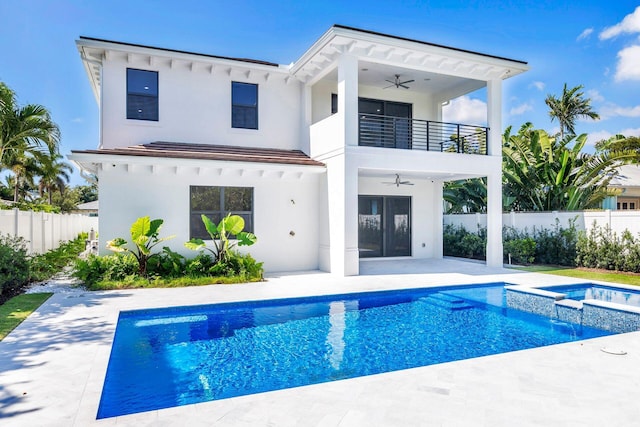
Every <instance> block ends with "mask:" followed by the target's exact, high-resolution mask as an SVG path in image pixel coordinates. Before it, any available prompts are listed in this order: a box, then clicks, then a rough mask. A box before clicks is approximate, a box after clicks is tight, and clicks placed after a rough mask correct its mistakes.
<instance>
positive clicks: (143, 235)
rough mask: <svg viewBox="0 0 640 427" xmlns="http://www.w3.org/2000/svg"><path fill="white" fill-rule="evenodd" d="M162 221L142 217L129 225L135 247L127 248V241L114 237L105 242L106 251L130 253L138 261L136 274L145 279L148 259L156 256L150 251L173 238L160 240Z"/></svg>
mask: <svg viewBox="0 0 640 427" xmlns="http://www.w3.org/2000/svg"><path fill="white" fill-rule="evenodd" d="M163 222H164V221H163V220H161V219H154V220H151V219H149V217H148V216H143V217H140V218H138V219H137V220H135V222H134V223H133V224H132V225H131V242H132V243H133V245H134V246H135V247H134V248H133V249H130V248H128V247H127V246H126V245H127V241H126V240H125V239H123V238H122V237H116V238H115V239H113V240H109V241H108V242H107V249H109V250H110V251H114V252H119V253H130V254H131V255H133V256H134V257H135V259H136V260H137V261H138V273H139V274H140V275H141V276H142V277H147V265H148V263H149V259H150V258H152V257H154V256H156V255H158V254H157V253H152V252H151V250H152V249H153V248H154V247H155V246H156V245H158V244H159V243H161V242H164V241H166V240H169V239H172V238H174V237H175V236H168V237H163V238H160V237H159V235H160V227H162V223H163Z"/></svg>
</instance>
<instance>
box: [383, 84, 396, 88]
mask: <svg viewBox="0 0 640 427" xmlns="http://www.w3.org/2000/svg"><path fill="white" fill-rule="evenodd" d="M395 85H396V84H395V83H394V84H392V85H389V86H385V87H383V88H382V89H389V88H390V87H394V86H395Z"/></svg>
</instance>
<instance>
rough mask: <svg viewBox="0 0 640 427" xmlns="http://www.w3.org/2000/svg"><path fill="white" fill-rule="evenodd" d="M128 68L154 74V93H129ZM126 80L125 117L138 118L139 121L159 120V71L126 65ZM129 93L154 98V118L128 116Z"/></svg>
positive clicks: (128, 118) (129, 118)
mask: <svg viewBox="0 0 640 427" xmlns="http://www.w3.org/2000/svg"><path fill="white" fill-rule="evenodd" d="M129 70H131V71H144V72H147V73H154V74H155V76H156V95H154V96H151V95H146V94H140V93H131V92H129ZM125 78H126V81H127V98H126V106H125V109H126V112H125V115H126V117H127V120H140V121H144V122H159V121H160V73H159V72H158V71H156V70H143V69H141V68H130V67H127V69H126V76H125ZM129 95H136V96H145V97H148V98H155V104H156V110H157V114H156V117H155V118H151V119H145V118H140V117H129Z"/></svg>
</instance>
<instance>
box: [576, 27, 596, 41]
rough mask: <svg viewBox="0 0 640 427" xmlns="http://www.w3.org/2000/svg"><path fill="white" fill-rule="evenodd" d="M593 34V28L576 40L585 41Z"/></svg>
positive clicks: (585, 31)
mask: <svg viewBox="0 0 640 427" xmlns="http://www.w3.org/2000/svg"><path fill="white" fill-rule="evenodd" d="M591 33H593V28H587V29H585V30H584V31H583V32H581V33H580V35H579V36H578V38H577V39H576V40H578V41H580V40H584V39H586V38H588V37H589V36H590V35H591Z"/></svg>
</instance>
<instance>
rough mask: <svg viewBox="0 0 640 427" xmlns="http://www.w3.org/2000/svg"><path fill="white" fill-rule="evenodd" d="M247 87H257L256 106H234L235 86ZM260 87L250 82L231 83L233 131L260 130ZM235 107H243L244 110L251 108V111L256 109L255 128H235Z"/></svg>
mask: <svg viewBox="0 0 640 427" xmlns="http://www.w3.org/2000/svg"><path fill="white" fill-rule="evenodd" d="M236 84H238V85H247V86H253V87H255V90H256V103H255V106H254V105H245V104H234V102H233V87H234V85H236ZM259 95H260V86H259V85H258V84H257V83H249V82H238V81H234V80H232V81H231V128H232V129H250V130H258V129H259V127H260V126H259V124H260V120H259V119H260V116H259V106H260V96H259ZM234 107H242V108H251V109H255V112H256V113H255V114H256V124H255V127H250V126H234V124H233V109H234Z"/></svg>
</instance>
